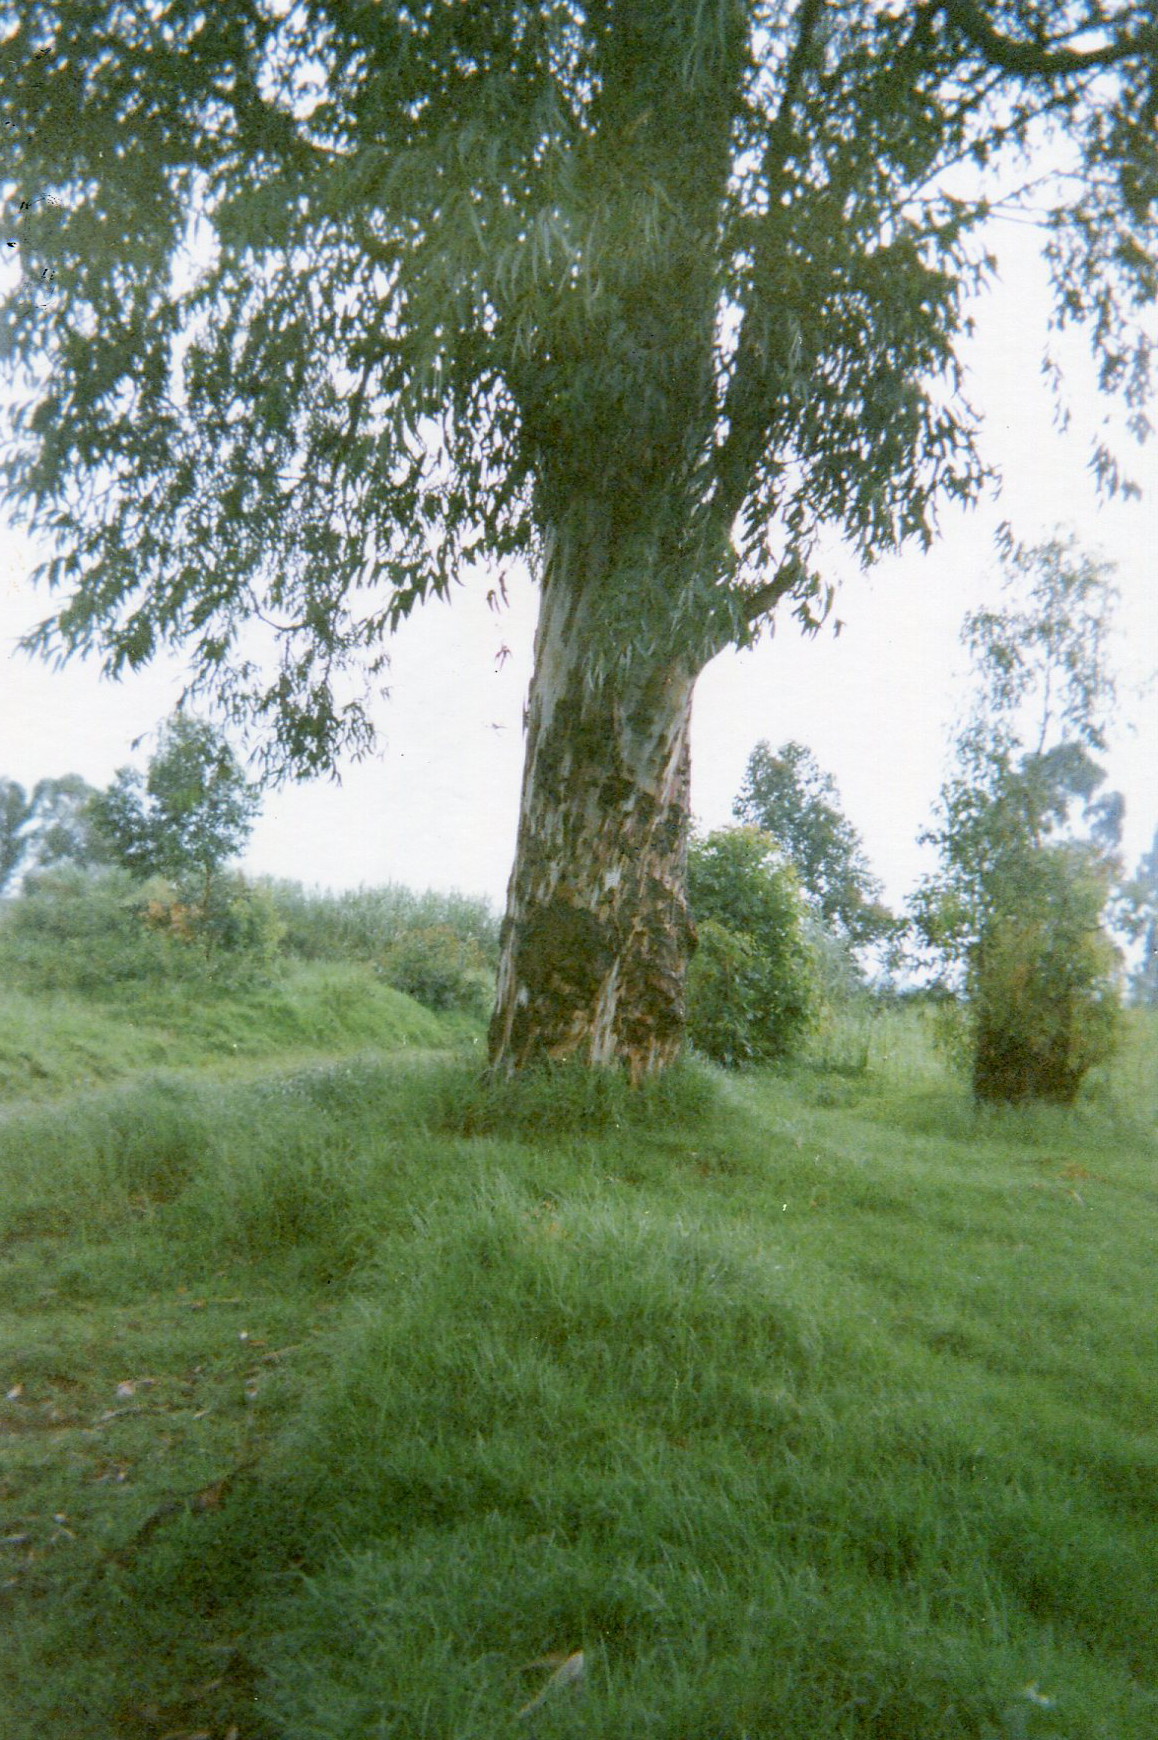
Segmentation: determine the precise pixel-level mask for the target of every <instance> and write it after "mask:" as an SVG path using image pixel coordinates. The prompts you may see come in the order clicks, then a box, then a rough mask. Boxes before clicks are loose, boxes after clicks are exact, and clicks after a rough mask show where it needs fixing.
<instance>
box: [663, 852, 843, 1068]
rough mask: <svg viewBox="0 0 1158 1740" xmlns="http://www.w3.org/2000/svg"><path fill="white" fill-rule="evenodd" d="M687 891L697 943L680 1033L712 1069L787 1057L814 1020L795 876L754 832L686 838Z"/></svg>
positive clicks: (810, 964) (809, 968) (808, 956)
mask: <svg viewBox="0 0 1158 1740" xmlns="http://www.w3.org/2000/svg"><path fill="white" fill-rule="evenodd" d="M688 892H689V900H690V904H691V909H692V913H693V915H694V917H695V919H696V922H697V926H698V929H699V935H700V944H699V947H698V949H697V950H696V953H695V955H694V956H693V958H692V965H691V970H690V972H689V975H688V1034H689V1037H690V1038H691V1040H692V1042H693V1044H695V1045H696V1046H698V1047H699V1049H700V1050H701V1051H703V1052H704V1053H705V1054H706V1055H707V1056H708V1057H712V1058H715V1059H716V1060H717V1061H718V1062H720V1063H726V1064H739V1063H761V1062H765V1061H767V1060H769V1059H771V1058H777V1057H785V1056H787V1055H788V1054H789V1053H791V1052H792V1050H793V1049H794V1048H795V1047H796V1046H797V1045H798V1044H799V1042H800V1040H801V1038H802V1036H803V1034H804V1032H805V1031H806V1030H807V1027H808V1025H809V1022H810V1020H811V1019H812V1016H813V1014H814V1007H815V1001H816V998H815V984H814V970H813V958H812V951H811V950H810V948H809V946H808V942H807V937H806V931H805V922H806V915H805V908H804V905H803V902H802V900H801V897H800V890H799V885H798V883H797V880H796V876H795V873H794V872H793V870H792V869H791V868H790V867H789V866H788V865H786V864H784V863H783V862H781V861H778V859H777V856H776V843H775V841H774V840H773V839H772V838H771V836H770V835H768V834H765V833H762V832H761V831H760V830H759V829H758V828H724V829H720V830H719V831H718V832H716V833H714V834H709V835H708V837H707V838H706V839H705V840H694V841H693V842H692V846H691V850H690V853H689V857H688Z"/></svg>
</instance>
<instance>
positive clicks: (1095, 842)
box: [913, 538, 1122, 1104]
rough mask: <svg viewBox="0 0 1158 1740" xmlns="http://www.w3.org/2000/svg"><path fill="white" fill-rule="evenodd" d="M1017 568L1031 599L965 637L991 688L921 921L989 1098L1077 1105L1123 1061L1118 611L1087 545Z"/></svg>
mask: <svg viewBox="0 0 1158 1740" xmlns="http://www.w3.org/2000/svg"><path fill="white" fill-rule="evenodd" d="M1005 566H1006V581H1007V585H1010V586H1013V585H1016V584H1018V583H1019V582H1022V581H1024V580H1025V579H1027V578H1028V580H1029V582H1030V585H1029V589H1028V597H1027V599H1026V601H1025V604H1024V606H1023V607H1021V608H1010V609H1007V610H1003V611H980V612H976V613H974V614H973V615H971V616H970V617H968V618H967V619H966V624H965V630H964V635H963V638H964V640H965V642H966V644H967V645H968V646H969V647H970V650H971V651H972V653H973V657H974V662H975V666H976V668H977V670H978V675H979V678H980V688H979V693H978V696H977V699H976V702H975V705H974V710H973V713H972V715H971V717H970V718H969V719H968V720H967V721H966V723H965V725H964V726H963V728H962V730H961V731H960V733H959V735H958V738H957V743H956V757H957V769H958V771H957V772H956V774H955V775H954V777H953V778H951V779H950V780H949V781H948V782H947V783H946V785H945V786H944V787H943V789H942V793H941V800H940V816H939V825H938V826H937V828H936V829H935V830H934V831H933V832H931V833H930V834H929V835H928V836H926V837H927V838H928V839H929V840H931V841H932V842H933V843H935V844H936V845H937V846H938V847H939V849H940V853H941V866H942V867H941V870H940V873H939V874H937V875H935V876H932V877H929V878H927V879H926V881H925V882H924V883H923V884H922V886H921V888H920V889H919V890H918V892H917V895H916V896H915V898H914V901H913V913H914V918H915V922H916V926H917V929H918V931H919V932H920V934H921V935H922V936H923V937H924V939H925V941H926V943H927V944H928V945H929V946H930V947H931V948H932V950H933V951H934V952H935V954H936V955H938V956H939V957H940V959H941V960H942V961H943V962H945V963H946V964H947V965H948V966H949V967H951V968H956V969H957V970H958V973H959V975H960V981H961V983H962V984H963V988H964V990H965V993H966V996H967V998H968V1002H969V1008H970V1018H971V1026H972V1042H973V1085H974V1091H975V1093H976V1095H977V1097H978V1098H979V1099H982V1100H1016V1099H1026V1098H1027V1099H1035V1098H1040V1099H1053V1100H1058V1101H1060V1102H1061V1103H1063V1104H1068V1103H1070V1102H1072V1100H1073V1099H1074V1097H1075V1096H1076V1094H1077V1092H1078V1090H1079V1088H1080V1086H1081V1083H1082V1080H1083V1078H1084V1076H1085V1075H1086V1074H1087V1073H1088V1071H1089V1070H1090V1069H1091V1068H1092V1067H1093V1066H1094V1065H1095V1064H1097V1063H1100V1062H1102V1061H1104V1060H1105V1058H1106V1057H1107V1056H1108V1055H1109V1054H1110V1053H1111V1051H1112V1049H1113V1045H1114V1042H1115V1035H1116V1032H1117V1007H1118V1004H1119V1002H1120V996H1121V990H1120V983H1119V978H1120V956H1119V953H1118V951H1117V949H1116V948H1115V946H1114V944H1113V943H1112V942H1111V940H1110V938H1109V936H1108V935H1107V933H1106V932H1105V929H1104V918H1105V911H1106V906H1107V902H1108V899H1109V894H1110V889H1111V885H1112V882H1113V880H1114V878H1115V876H1116V874H1117V870H1118V865H1117V859H1116V857H1115V855H1114V850H1113V848H1114V845H1115V844H1116V841H1117V835H1118V831H1119V829H1120V824H1121V813H1122V802H1121V799H1120V798H1119V797H1118V796H1117V795H1116V794H1110V795H1109V796H1106V797H1098V796H1096V795H1095V794H1096V793H1097V792H1098V790H1099V787H1100V786H1101V784H1102V783H1103V780H1104V774H1103V772H1102V770H1101V769H1100V768H1099V767H1098V765H1097V763H1096V762H1095V761H1094V760H1093V758H1092V755H1091V750H1096V749H1099V748H1100V747H1101V746H1102V743H1103V740H1104V739H1103V721H1104V719H1105V717H1106V716H1107V714H1108V712H1109V710H1110V708H1111V707H1112V703H1113V698H1114V688H1113V681H1112V677H1111V676H1110V674H1109V672H1108V670H1107V668H1106V663H1105V657H1106V652H1105V645H1106V637H1107V633H1108V628H1109V621H1110V612H1111V608H1112V604H1113V597H1114V594H1113V588H1112V587H1111V585H1110V583H1109V580H1108V577H1107V575H1106V572H1105V570H1104V568H1102V567H1101V566H1099V565H1098V564H1097V563H1096V562H1094V561H1093V560H1092V559H1090V558H1089V557H1086V556H1083V555H1081V553H1080V552H1079V551H1078V550H1077V548H1076V545H1075V543H1074V541H1073V539H1070V540H1068V541H1063V540H1061V539H1058V538H1055V539H1053V540H1052V541H1050V542H1048V543H1046V544H1043V545H1039V546H1037V547H1035V548H1028V549H1027V548H1020V547H1015V546H1013V545H1012V544H1009V545H1007V547H1006V550H1005ZM1079 804H1080V805H1081V820H1082V821H1083V822H1084V824H1085V829H1086V837H1085V838H1079V837H1075V828H1076V827H1077V825H1078V817H1077V816H1076V815H1075V810H1076V808H1077V806H1078V805H1079Z"/></svg>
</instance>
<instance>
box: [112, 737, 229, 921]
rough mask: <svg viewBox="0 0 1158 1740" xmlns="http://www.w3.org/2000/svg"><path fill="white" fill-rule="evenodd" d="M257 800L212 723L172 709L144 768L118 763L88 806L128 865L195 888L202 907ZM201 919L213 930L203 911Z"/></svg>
mask: <svg viewBox="0 0 1158 1740" xmlns="http://www.w3.org/2000/svg"><path fill="white" fill-rule="evenodd" d="M259 802H260V798H259V794H258V791H257V788H256V787H255V786H253V785H251V784H250V782H249V781H248V779H247V778H246V776H245V770H244V769H243V768H242V766H241V764H240V762H239V761H238V760H237V757H236V756H235V755H234V753H233V751H232V749H231V748H230V747H229V744H228V743H227V741H226V739H225V738H224V736H223V735H222V733H221V732H220V731H219V730H218V729H217V727H216V726H214V725H211V724H209V723H208V722H207V721H206V720H203V719H194V718H192V717H191V716H190V715H189V714H187V713H182V712H177V713H175V714H174V715H173V716H172V718H171V719H169V720H168V721H167V722H166V723H165V725H164V726H163V727H162V729H161V734H160V741H159V743H158V746H157V750H156V753H155V754H154V755H153V757H152V758H151V760H150V762H149V766H148V771H147V773H146V774H145V775H144V776H143V777H142V775H141V774H140V773H139V772H138V771H137V770H136V769H135V768H131V767H122V768H121V769H120V770H119V771H118V773H117V776H116V778H115V779H114V781H113V783H112V785H111V786H110V787H109V789H108V790H107V791H106V792H102V793H100V794H99V795H98V796H97V797H96V798H95V799H94V800H93V805H92V810H93V815H94V818H95V822H96V826H97V828H98V830H99V832H100V833H101V834H103V836H104V837H105V839H106V840H107V841H108V844H109V848H110V850H111V852H112V854H113V856H114V857H115V859H116V861H117V862H118V863H119V864H121V865H122V866H123V867H124V868H125V869H126V870H129V871H131V872H132V874H133V875H135V876H139V877H146V876H168V877H172V878H173V879H174V880H176V881H177V882H179V883H180V884H182V885H183V886H184V887H186V888H189V889H192V888H194V887H196V889H197V891H198V893H199V894H200V896H201V898H202V902H203V904H205V905H206V906H207V904H208V900H209V897H210V891H211V885H212V881H213V877H214V875H215V874H216V872H217V871H218V870H220V868H221V866H222V865H223V864H224V863H225V862H226V861H227V860H228V859H230V858H233V857H236V856H237V854H238V853H239V852H240V851H241V850H242V849H243V848H244V846H245V843H246V841H247V840H248V839H249V836H250V833H251V832H252V829H253V824H254V821H255V819H256V815H257V809H258V804H259ZM205 920H206V922H207V924H208V925H209V926H210V927H211V926H212V923H213V920H212V919H211V917H210V915H209V913H208V911H206V913H205Z"/></svg>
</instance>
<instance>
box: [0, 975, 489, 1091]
mask: <svg viewBox="0 0 1158 1740" xmlns="http://www.w3.org/2000/svg"><path fill="white" fill-rule="evenodd" d="M478 1031H479V1027H478V1023H477V1022H471V1021H469V1020H468V1019H467V1018H465V1017H463V1016H461V1015H458V1014H453V1013H447V1014H436V1013H435V1012H434V1011H433V1010H430V1009H424V1008H422V1007H421V1006H420V1005H419V1004H417V1003H415V1002H414V1001H413V999H412V998H410V997H407V996H404V995H403V994H402V993H401V992H399V991H395V990H393V989H391V987H390V986H389V985H386V984H384V983H382V982H381V980H380V979H379V978H378V977H377V976H376V975H375V973H374V972H373V970H372V968H370V967H369V966H366V965H362V964H360V963H350V962H347V963H344V964H339V963H333V962H330V963H326V964H324V965H323V964H312V965H306V964H304V963H287V964H285V965H282V966H279V967H278V968H277V969H276V970H275V971H274V972H273V973H272V974H271V976H270V979H269V982H268V983H267V984H264V985H261V984H256V985H252V986H250V987H248V988H244V989H239V988H228V987H222V988H216V987H214V986H212V985H206V984H205V983H201V982H196V981H195V982H192V983H184V984H183V983H181V982H180V981H179V980H178V981H174V982H170V983H169V984H164V983H161V984H147V983H142V984H137V985H132V986H127V987H121V989H120V991H119V992H118V994H117V996H116V997H115V998H109V999H107V1000H103V999H96V998H93V997H91V996H81V995H79V994H77V995H71V996H70V995H67V994H66V993H63V992H56V993H51V994H41V995H33V994H30V993H28V992H22V991H19V990H12V989H8V990H0V1105H2V1104H3V1102H4V1101H6V1100H12V1099H18V1098H30V1097H44V1096H46V1095H55V1094H59V1093H61V1092H64V1091H69V1090H73V1089H76V1088H91V1087H96V1086H100V1085H103V1084H106V1083H109V1082H114V1081H118V1080H121V1079H123V1078H124V1077H126V1076H130V1075H134V1074H138V1073H140V1072H141V1071H142V1070H150V1069H161V1070H174V1069H198V1068H203V1067H206V1066H217V1067H220V1066H222V1065H226V1064H231V1063H235V1062H240V1063H243V1064H244V1063H246V1062H247V1061H259V1062H260V1061H263V1060H269V1059H275V1058H282V1057H285V1056H286V1055H287V1054H293V1053H301V1054H303V1055H304V1054H307V1053H315V1052H318V1053H324V1052H335V1051H349V1050H351V1049H353V1048H355V1047H363V1046H364V1047H373V1046H381V1047H383V1048H385V1049H389V1050H395V1049H398V1048H401V1047H406V1046H415V1047H421V1048H431V1047H444V1046H446V1045H453V1044H458V1043H462V1042H463V1041H464V1040H466V1039H469V1037H471V1036H472V1035H474V1034H477V1033H478Z"/></svg>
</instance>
